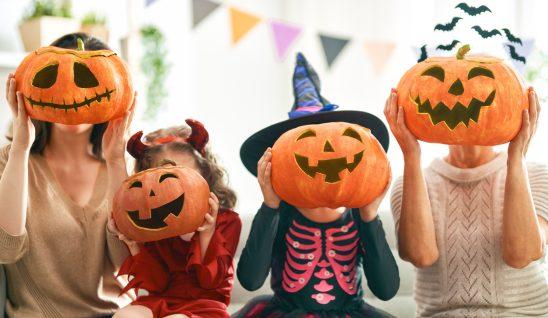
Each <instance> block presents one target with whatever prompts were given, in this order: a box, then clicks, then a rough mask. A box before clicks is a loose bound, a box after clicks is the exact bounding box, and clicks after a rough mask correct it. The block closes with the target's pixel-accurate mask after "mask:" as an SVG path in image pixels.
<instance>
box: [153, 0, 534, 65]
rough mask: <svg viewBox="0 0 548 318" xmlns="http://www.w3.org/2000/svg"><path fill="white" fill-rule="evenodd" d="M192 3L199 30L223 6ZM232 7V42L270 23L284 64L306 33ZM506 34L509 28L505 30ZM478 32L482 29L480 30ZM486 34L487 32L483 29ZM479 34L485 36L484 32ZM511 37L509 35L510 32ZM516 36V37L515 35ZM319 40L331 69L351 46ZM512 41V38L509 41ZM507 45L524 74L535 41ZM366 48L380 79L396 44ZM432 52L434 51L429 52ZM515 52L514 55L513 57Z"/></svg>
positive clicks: (422, 54) (201, 0)
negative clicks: (292, 49) (296, 43)
mask: <svg viewBox="0 0 548 318" xmlns="http://www.w3.org/2000/svg"><path fill="white" fill-rule="evenodd" d="M156 1H158V0H145V6H146V7H148V6H150V5H152V4H153V3H155V2H156ZM191 2H192V3H191V4H192V28H193V29H196V28H197V27H198V26H199V25H200V24H201V23H203V21H204V20H205V19H206V18H207V17H208V16H209V15H211V14H212V13H213V12H214V11H216V10H217V9H219V8H220V7H221V6H223V4H221V3H218V2H215V1H212V0H191ZM227 6H228V13H229V19H230V25H231V43H232V45H237V44H238V42H239V41H240V40H242V39H243V38H244V37H245V36H246V35H247V34H248V33H249V32H250V31H251V30H253V29H254V28H255V27H256V26H258V25H259V24H260V23H261V22H266V23H268V26H269V29H270V30H271V32H272V38H273V41H274V47H275V51H276V52H275V53H276V57H277V59H278V60H279V61H283V60H284V59H285V58H286V57H287V54H288V52H289V51H290V49H291V47H292V46H293V45H294V44H295V42H297V40H298V39H299V37H300V35H301V34H302V33H303V27H302V26H300V25H297V24H293V23H289V22H286V21H281V20H276V19H263V18H262V17H260V16H258V15H255V14H253V13H250V12H247V11H245V10H242V9H239V8H236V7H234V6H231V5H227ZM455 8H458V9H461V10H462V11H464V12H465V13H467V14H468V15H470V16H474V15H480V14H481V13H484V12H491V10H490V9H489V8H487V7H485V6H481V7H477V8H476V7H472V6H469V5H467V4H466V3H461V4H459V5H457V7H455ZM474 10H476V11H474ZM459 20H462V18H461V17H455V18H453V20H451V21H450V22H449V23H447V24H445V25H443V24H438V25H436V26H435V28H434V31H442V32H448V31H452V30H453V29H454V28H455V25H456V24H458V22H459ZM502 30H504V31H505V32H506V30H507V29H502ZM476 31H478V30H476ZM481 31H483V30H481ZM478 33H480V34H481V32H480V31H478ZM506 35H508V33H506ZM512 36H513V35H512ZM318 38H319V41H320V43H321V46H322V49H323V53H324V57H325V61H326V64H327V66H328V68H331V67H332V66H333V65H334V63H335V62H336V61H337V58H338V57H339V55H340V54H341V52H343V50H344V49H345V48H346V47H347V46H348V44H349V43H350V41H351V39H350V38H347V37H341V36H334V35H331V34H325V33H319V34H318ZM509 39H510V38H509ZM458 42H459V41H458V40H454V41H453V42H452V43H451V44H448V45H447V47H445V48H444V47H443V46H442V45H440V46H438V47H436V48H435V51H440V49H441V50H443V51H452V50H453V49H456V46H457V45H456V44H457V43H458ZM519 44H520V45H516V43H511V42H510V43H504V44H503V45H505V46H506V47H505V48H506V49H507V50H509V52H508V53H510V58H511V62H512V63H513V64H514V66H515V67H516V68H517V69H518V71H520V72H524V69H525V57H527V56H528V55H529V54H530V53H531V52H532V50H533V46H534V41H533V40H531V39H524V40H523V43H519ZM364 48H365V51H366V54H367V55H368V57H369V60H370V61H371V63H372V66H373V71H374V73H375V75H377V76H379V75H380V74H381V73H382V71H383V69H384V67H385V66H386V63H387V62H388V61H389V60H390V57H391V56H392V54H393V52H394V50H395V49H396V43H394V42H386V41H365V43H364ZM412 50H413V51H414V53H415V54H416V56H417V58H418V60H419V61H421V60H422V59H424V58H426V57H427V56H428V55H429V54H428V53H427V47H426V45H424V46H422V47H420V48H417V47H413V48H412ZM428 51H429V52H432V50H431V49H429V50H428ZM512 52H514V54H511V53H512ZM518 55H519V56H520V57H521V56H523V57H524V59H523V60H521V59H515V57H516V56H518Z"/></svg>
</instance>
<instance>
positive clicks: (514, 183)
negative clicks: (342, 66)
mask: <svg viewBox="0 0 548 318" xmlns="http://www.w3.org/2000/svg"><path fill="white" fill-rule="evenodd" d="M528 97H529V109H528V110H525V111H524V112H523V121H522V127H521V130H520V132H519V133H518V135H517V136H516V137H515V138H514V139H513V140H512V141H511V142H510V144H509V146H508V151H507V152H502V153H497V152H496V151H495V150H494V148H493V147H482V146H449V153H448V155H447V156H445V157H444V158H439V159H436V160H434V161H433V162H432V163H431V164H430V166H429V167H428V168H427V169H425V170H424V171H423V170H421V155H420V153H421V151H420V146H419V143H418V142H417V139H416V138H415V137H414V136H413V135H412V134H411V132H410V131H409V130H408V129H407V127H406V125H405V121H404V116H403V110H402V108H401V107H398V105H397V93H396V92H392V94H391V96H390V97H389V99H388V101H387V103H386V108H385V115H386V118H387V120H388V122H389V124H390V128H391V130H392V133H393V134H394V136H395V137H396V139H397V141H398V143H399V145H400V148H401V150H402V152H403V156H404V161H405V163H404V164H405V165H404V174H403V178H400V179H398V180H397V181H396V183H395V185H394V187H393V189H392V200H391V201H392V202H391V203H392V213H393V214H394V218H395V221H396V231H397V236H398V248H399V254H400V256H401V258H402V259H403V260H405V261H408V262H411V263H412V264H413V265H415V267H417V278H416V282H415V300H416V302H417V315H418V317H512V318H516V317H548V282H547V280H546V277H545V271H544V269H543V264H542V260H541V258H542V256H543V255H544V251H545V244H546V243H545V242H546V241H545V235H546V233H547V231H548V222H547V220H548V168H547V166H546V165H540V164H530V163H526V161H525V155H526V153H527V148H528V146H529V142H530V141H531V138H532V136H533V134H534V132H535V128H536V125H537V119H538V114H539V112H540V105H539V102H538V98H537V96H536V94H535V92H534V91H533V89H530V90H529V91H528Z"/></svg>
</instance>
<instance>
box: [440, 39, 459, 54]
mask: <svg viewBox="0 0 548 318" xmlns="http://www.w3.org/2000/svg"><path fill="white" fill-rule="evenodd" d="M458 43H460V41H459V40H453V42H451V43H450V44H440V45H438V47H437V49H438V50H444V51H451V50H452V49H454V48H455V46H457V44H458Z"/></svg>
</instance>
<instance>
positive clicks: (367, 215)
mask: <svg viewBox="0 0 548 318" xmlns="http://www.w3.org/2000/svg"><path fill="white" fill-rule="evenodd" d="M391 183H392V173H390V177H389V178H388V183H387V184H386V187H385V188H384V191H383V192H382V193H381V195H379V196H378V197H377V198H376V199H375V200H373V201H372V202H371V203H369V204H368V205H366V206H364V207H361V208H360V217H361V219H362V221H364V222H371V221H373V219H374V218H376V217H377V211H378V210H379V206H380V205H381V202H382V200H383V199H384V197H385V196H386V193H387V192H388V189H389V188H390V184H391Z"/></svg>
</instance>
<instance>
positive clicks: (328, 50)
mask: <svg viewBox="0 0 548 318" xmlns="http://www.w3.org/2000/svg"><path fill="white" fill-rule="evenodd" d="M320 41H321V42H322V48H323V53H324V55H325V60H326V62H327V66H328V67H329V68H331V66H332V65H333V63H334V62H335V60H336V59H337V57H338V56H339V54H341V51H342V50H343V49H344V48H345V47H346V45H347V44H348V42H350V40H349V39H345V38H338V37H333V36H329V35H325V34H320Z"/></svg>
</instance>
